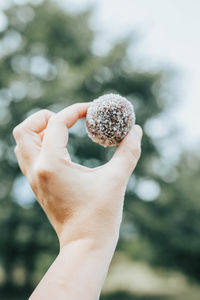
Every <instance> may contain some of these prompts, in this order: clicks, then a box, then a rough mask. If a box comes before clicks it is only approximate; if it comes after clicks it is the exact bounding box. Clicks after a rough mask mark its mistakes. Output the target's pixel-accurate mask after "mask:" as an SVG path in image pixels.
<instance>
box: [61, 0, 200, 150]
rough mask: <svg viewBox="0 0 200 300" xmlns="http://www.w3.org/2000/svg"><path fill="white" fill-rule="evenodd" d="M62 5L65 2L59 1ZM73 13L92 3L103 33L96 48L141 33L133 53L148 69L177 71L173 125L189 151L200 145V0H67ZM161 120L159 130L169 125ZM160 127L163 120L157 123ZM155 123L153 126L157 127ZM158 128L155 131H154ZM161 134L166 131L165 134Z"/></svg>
mask: <svg viewBox="0 0 200 300" xmlns="http://www.w3.org/2000/svg"><path fill="white" fill-rule="evenodd" d="M60 1H61V0H60ZM62 2H63V3H64V4H65V6H66V7H67V8H68V9H71V10H75V11H76V10H79V9H80V10H81V9H83V8H85V7H87V6H89V5H91V4H93V5H94V7H95V9H94V14H93V17H92V20H91V26H92V27H93V28H94V29H95V30H97V31H98V32H99V39H98V40H97V42H96V44H97V47H99V48H100V50H102V51H103V50H105V51H106V49H107V46H108V44H109V43H108V41H110V39H113V40H115V39H116V38H119V37H122V36H124V35H126V34H127V33H130V32H135V31H136V32H137V33H138V35H139V40H138V42H137V44H136V47H135V46H134V50H132V49H130V52H129V54H130V55H131V51H132V52H134V56H135V54H137V56H138V58H139V61H140V65H142V64H143V65H144V66H145V68H147V69H156V68H158V69H159V68H169V69H172V70H174V71H175V72H176V80H175V81H174V85H175V86H174V98H175V99H174V103H177V105H176V107H175V109H173V110H172V112H171V116H170V117H171V126H173V122H175V126H178V128H179V132H180V136H179V141H180V143H182V144H183V145H184V146H185V147H188V148H190V147H193V146H194V145H197V144H198V143H199V142H200V130H199V128H200V126H199V123H200V122H199V115H200V17H199V16H200V1H199V0H192V1H190V0H162V1H161V0H151V1H150V0H118V1H116V0H109V1H107V0H63V1H62ZM164 121H165V120H162V122H161V124H160V125H159V126H160V127H162V126H165V124H164ZM154 125H155V126H157V125H158V121H156V123H155V124H154ZM154 125H153V124H152V126H154ZM155 126H154V127H155ZM160 132H162V130H160Z"/></svg>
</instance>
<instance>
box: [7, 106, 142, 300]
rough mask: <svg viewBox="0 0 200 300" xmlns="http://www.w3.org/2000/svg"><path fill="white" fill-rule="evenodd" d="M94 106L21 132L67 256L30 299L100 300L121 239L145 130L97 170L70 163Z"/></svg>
mask: <svg viewBox="0 0 200 300" xmlns="http://www.w3.org/2000/svg"><path fill="white" fill-rule="evenodd" d="M88 106H89V103H81V104H75V105H72V106H69V107H67V108H66V109H64V110H62V111H61V112H59V113H57V114H53V113H51V112H49V111H47V110H43V111H40V112H38V113H36V114H34V115H32V116H30V117H29V118H28V119H26V120H25V121H24V122H23V123H21V124H20V125H18V126H17V127H16V128H15V129H14V132H13V134H14V137H15V139H16V143H17V146H16V150H15V152H16V155H17V158H18V161H19V165H20V167H21V170H22V172H23V173H24V175H25V176H26V177H27V179H28V181H29V183H30V185H31V187H32V189H33V191H34V193H35V195H36V198H37V200H38V202H39V203H40V205H41V207H42V208H43V209H44V211H45V212H46V214H47V216H48V218H49V221H50V222H51V224H52V226H53V227H54V229H55V231H56V233H57V236H58V239H59V242H60V252H59V254H58V256H57V258H56V260H55V261H54V263H53V264H52V266H51V267H50V268H49V270H48V271H47V273H46V274H45V276H44V277H43V279H42V280H41V282H40V283H39V285H38V286H37V287H36V289H35V291H34V292H33V294H32V295H31V297H30V299H31V300H37V299H38V300H39V299H49V300H51V299H52V300H54V299H57V300H60V299H61V300H62V299H69V300H76V299H77V300H78V299H84V300H90V299H91V300H94V299H99V296H100V292H101V289H102V285H103V282H104V280H105V277H106V275H107V271H108V268H109V264H110V261H111V259H112V256H113V253H114V250H115V247H116V244H117V241H118V236H119V229H120V224H121V219H122V211H123V201H124V194H125V189H126V184H127V182H128V179H129V177H130V175H131V173H132V171H133V170H134V168H135V166H136V164H137V161H138V159H139V156H140V142H141V137H142V130H141V128H140V127H139V126H138V125H135V126H134V128H133V129H132V130H131V132H130V133H129V134H128V136H127V137H126V138H125V139H124V140H123V141H122V142H121V144H120V146H119V147H118V148H117V150H116V152H115V154H114V156H113V157H112V159H111V160H110V161H109V162H108V163H106V164H105V165H103V166H100V167H97V168H94V169H90V168H86V167H83V166H81V165H78V164H75V163H73V162H72V161H71V159H70V156H69V153H68V152H67V150H66V145H67V142H68V128H69V127H71V126H73V124H74V123H75V122H76V121H77V120H78V119H79V118H82V117H84V116H85V114H86V111H87V108H88Z"/></svg>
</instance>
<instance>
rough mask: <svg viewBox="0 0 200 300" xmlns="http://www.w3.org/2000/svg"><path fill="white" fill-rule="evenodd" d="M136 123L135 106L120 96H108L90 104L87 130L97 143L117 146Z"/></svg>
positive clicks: (105, 145)
mask: <svg viewBox="0 0 200 300" xmlns="http://www.w3.org/2000/svg"><path fill="white" fill-rule="evenodd" d="M134 123H135V113H134V108H133V105H132V104H131V102H130V101H128V100H127V99H126V98H124V97H122V96H120V95H118V94H106V95H103V96H101V97H99V98H97V99H95V100H93V102H92V103H91V104H90V106H89V108H88V110H87V114H86V130H87V132H88V135H89V137H90V138H91V139H92V140H93V141H94V142H96V143H98V144H100V145H102V146H104V147H107V146H116V145H118V144H119V143H120V142H121V141H122V139H123V138H124V137H125V136H126V135H127V134H128V132H129V131H130V129H131V128H132V126H133V125H134Z"/></svg>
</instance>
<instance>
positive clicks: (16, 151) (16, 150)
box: [14, 146, 18, 156]
mask: <svg viewBox="0 0 200 300" xmlns="http://www.w3.org/2000/svg"><path fill="white" fill-rule="evenodd" d="M14 153H15V155H16V156H17V155H18V146H15V148H14Z"/></svg>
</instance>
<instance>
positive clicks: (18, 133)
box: [12, 125, 22, 139]
mask: <svg viewBox="0 0 200 300" xmlns="http://www.w3.org/2000/svg"><path fill="white" fill-rule="evenodd" d="M12 133H13V136H14V138H15V139H18V138H19V137H20V136H21V134H22V128H21V125H17V126H16V127H15V128H14V129H13V132H12Z"/></svg>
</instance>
